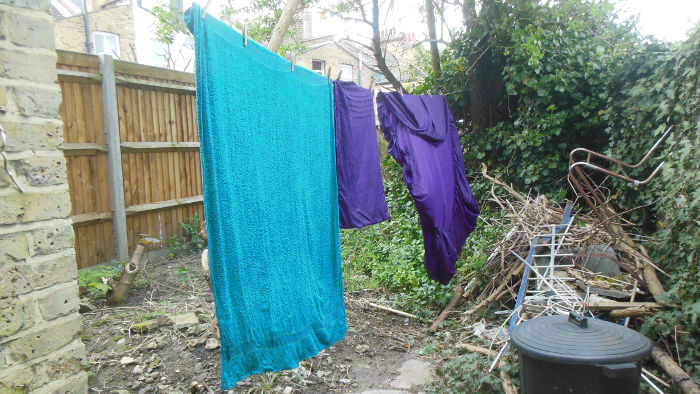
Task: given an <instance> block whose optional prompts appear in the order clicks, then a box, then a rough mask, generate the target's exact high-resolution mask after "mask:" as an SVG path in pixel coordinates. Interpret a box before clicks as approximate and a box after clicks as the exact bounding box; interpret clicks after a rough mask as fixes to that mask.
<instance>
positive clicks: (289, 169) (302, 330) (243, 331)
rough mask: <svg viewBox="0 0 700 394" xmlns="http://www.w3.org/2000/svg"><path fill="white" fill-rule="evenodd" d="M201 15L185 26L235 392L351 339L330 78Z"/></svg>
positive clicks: (212, 253)
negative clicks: (253, 378) (245, 382)
mask: <svg viewBox="0 0 700 394" xmlns="http://www.w3.org/2000/svg"><path fill="white" fill-rule="evenodd" d="M201 14H202V11H201V8H200V7H199V5H198V4H193V5H192V8H190V9H189V10H188V11H187V13H186V15H185V21H186V22H187V25H188V27H189V29H190V30H191V31H192V33H193V34H194V38H195V55H196V56H195V59H196V83H197V125H198V126H199V141H200V144H201V147H200V152H201V160H202V175H203V184H204V212H205V214H206V219H207V231H208V235H209V259H210V260H209V264H210V269H211V282H212V289H213V291H214V301H215V303H216V316H217V318H218V320H219V327H220V330H221V386H222V388H223V389H227V388H230V387H232V386H234V385H235V384H236V382H237V381H238V380H241V379H243V378H245V377H247V376H248V375H251V374H256V373H260V372H264V371H279V370H283V369H290V368H295V367H297V366H298V364H299V361H301V360H303V359H306V358H309V357H311V356H314V355H315V354H317V353H318V352H319V351H320V350H322V349H323V348H325V347H328V346H330V345H332V344H333V343H335V342H336V341H338V340H340V339H342V338H343V337H344V336H345V331H346V330H347V326H346V323H345V305H344V303H343V283H342V277H341V263H340V234H339V226H338V190H337V184H336V168H335V137H334V118H333V85H332V84H329V83H328V80H327V79H326V78H325V77H323V76H320V75H318V74H316V73H314V72H312V71H309V70H307V69H304V68H302V67H299V66H297V67H296V68H295V70H294V72H292V71H291V70H290V63H289V62H288V61H286V60H284V59H282V58H281V57H279V56H278V55H277V54H275V53H273V52H270V51H269V50H267V49H266V48H264V47H263V46H261V45H259V44H257V43H256V42H254V41H253V40H250V39H248V45H247V46H243V37H242V35H241V34H239V33H238V32H236V31H235V30H233V29H231V28H230V27H229V26H227V25H226V24H224V23H223V22H221V21H219V20H217V19H215V18H213V17H212V16H209V15H207V16H206V19H204V20H202V18H201Z"/></svg>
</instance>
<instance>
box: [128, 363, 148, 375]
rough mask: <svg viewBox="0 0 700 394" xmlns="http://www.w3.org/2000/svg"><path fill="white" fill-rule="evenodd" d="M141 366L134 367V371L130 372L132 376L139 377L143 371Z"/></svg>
mask: <svg viewBox="0 0 700 394" xmlns="http://www.w3.org/2000/svg"><path fill="white" fill-rule="evenodd" d="M144 369H145V368H144V367H143V365H137V366H135V367H134V369H133V370H132V371H131V372H132V373H133V374H134V375H141V374H142V373H143V371H144Z"/></svg>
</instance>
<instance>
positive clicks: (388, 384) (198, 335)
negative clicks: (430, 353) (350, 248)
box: [82, 255, 434, 394]
mask: <svg viewBox="0 0 700 394" xmlns="http://www.w3.org/2000/svg"><path fill="white" fill-rule="evenodd" d="M379 297H380V294H378V293H376V292H354V293H346V295H345V301H346V310H347V311H346V312H347V323H348V327H349V328H348V333H347V335H346V337H345V339H343V340H341V341H339V342H338V343H336V344H335V345H334V346H332V347H330V348H328V349H325V350H324V351H322V352H321V353H320V354H318V355H317V356H315V357H312V358H310V359H308V360H304V361H302V362H301V364H300V366H299V367H298V368H296V369H294V370H287V371H282V372H279V373H266V374H261V375H254V376H251V377H249V378H247V379H245V380H244V381H241V382H239V383H238V385H237V386H236V387H235V388H234V389H232V390H230V391H229V392H233V393H263V392H269V393H284V394H289V393H331V392H336V393H363V392H372V391H373V390H379V391H376V392H383V393H400V392H411V393H414V392H421V391H424V390H425V389H426V387H425V385H424V384H423V383H422V382H419V383H415V382H413V383H412V382H410V380H411V379H413V378H415V377H416V375H421V374H422V373H427V374H432V375H433V376H434V373H432V370H433V369H434V365H433V364H434V362H433V361H431V360H430V359H428V358H426V357H422V356H420V355H419V354H418V352H419V351H420V349H421V348H422V347H423V346H424V345H425V343H426V341H428V340H429V339H428V336H427V335H426V333H425V328H426V325H425V324H423V323H418V322H415V321H412V320H411V319H407V318H403V317H400V316H397V315H394V314H391V313H388V312H384V311H381V310H377V309H375V308H372V307H369V306H368V305H367V302H368V301H369V302H377V301H376V300H377V299H378V298H379ZM92 304H93V306H95V307H96V309H94V310H92V311H88V312H84V313H83V314H82V316H83V340H84V342H85V344H86V348H87V355H88V362H89V364H90V365H89V366H90V369H89V372H88V374H89V387H90V392H94V393H120V394H124V393H151V392H160V393H178V392H182V393H187V392H192V393H198V392H201V393H207V392H215V393H218V392H221V390H220V378H219V376H220V372H219V350H218V340H217V338H218V332H217V329H216V326H215V325H214V324H212V318H213V316H214V313H213V302H212V295H211V292H210V291H209V287H208V285H207V283H206V280H205V278H204V276H203V274H202V273H201V266H200V262H199V255H189V256H186V257H182V258H178V259H172V260H161V261H149V262H147V264H146V266H145V269H144V270H143V271H142V272H141V273H139V277H138V279H137V281H136V284H135V287H134V288H133V289H132V293H131V296H130V298H129V300H128V301H127V302H126V303H125V304H124V305H122V306H120V307H109V306H107V305H105V304H104V303H101V302H95V301H92ZM170 316H178V317H176V318H171V317H170ZM173 320H175V323H173ZM407 361H408V363H407V364H406V365H408V364H411V365H413V366H414V367H415V365H416V364H417V365H418V367H419V368H418V369H419V370H420V369H423V371H418V373H416V372H415V371H414V370H410V371H406V372H404V374H402V376H401V378H399V379H398V380H396V379H397V377H398V376H399V375H400V373H399V370H400V369H401V370H405V369H406V368H403V369H402V368H401V367H402V366H403V365H405V363H406V362H407ZM407 377H408V383H407V382H406V381H405V380H406V378H407ZM419 381H420V379H419ZM397 386H398V388H397ZM407 386H410V387H407ZM381 390H387V391H381ZM388 390H393V391H388Z"/></svg>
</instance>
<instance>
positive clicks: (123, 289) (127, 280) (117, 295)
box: [107, 243, 146, 305]
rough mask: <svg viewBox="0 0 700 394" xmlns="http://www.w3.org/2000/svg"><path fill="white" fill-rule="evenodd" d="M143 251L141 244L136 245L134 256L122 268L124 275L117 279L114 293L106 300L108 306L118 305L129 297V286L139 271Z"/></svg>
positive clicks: (144, 247)
mask: <svg viewBox="0 0 700 394" xmlns="http://www.w3.org/2000/svg"><path fill="white" fill-rule="evenodd" d="M145 251H146V246H144V245H143V244H142V243H139V244H137V245H136V249H134V254H133V255H132V256H131V260H130V261H129V263H128V264H127V265H125V266H124V273H123V274H122V277H121V279H119V283H117V285H116V286H114V291H113V292H112V295H111V296H110V297H109V299H108V300H107V303H108V304H110V305H119V304H121V303H122V302H124V300H126V298H127V297H128V296H129V292H130V291H131V286H132V285H133V284H134V279H135V278H136V274H138V273H139V271H140V270H141V265H140V263H141V258H143V254H144V252H145Z"/></svg>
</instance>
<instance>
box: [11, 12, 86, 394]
mask: <svg viewBox="0 0 700 394" xmlns="http://www.w3.org/2000/svg"><path fill="white" fill-rule="evenodd" d="M60 102H61V91H60V88H59V86H58V83H57V78H56V52H55V49H54V31H53V23H52V20H51V18H50V16H49V0H0V107H2V110H0V126H2V128H3V129H4V131H5V134H6V136H7V148H6V155H7V158H8V160H9V167H10V172H11V173H12V174H13V175H14V177H15V179H16V180H17V182H18V183H19V184H20V186H21V187H22V188H23V189H24V193H21V192H20V191H19V190H18V188H17V187H15V185H14V184H13V183H12V181H11V180H10V178H9V176H8V175H7V174H6V172H5V170H4V168H3V166H2V159H1V158H0V392H2V393H4V392H25V391H32V392H37V393H54V392H60V393H66V392H71V393H85V392H86V391H87V375H86V373H85V372H84V371H83V370H82V369H81V364H82V362H83V360H84V358H85V348H84V346H83V343H82V342H81V341H80V328H81V320H80V315H79V314H78V286H77V282H76V277H77V270H76V263H75V250H74V249H73V229H72V227H71V222H70V219H69V217H68V216H69V214H70V197H69V195H68V182H67V179H66V161H65V158H64V156H63V152H62V150H61V144H62V142H63V125H62V123H61V120H60V118H59V113H58V106H59V104H60Z"/></svg>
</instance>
